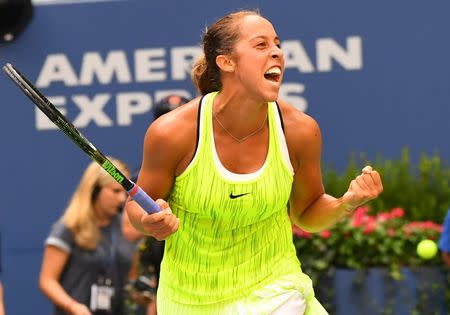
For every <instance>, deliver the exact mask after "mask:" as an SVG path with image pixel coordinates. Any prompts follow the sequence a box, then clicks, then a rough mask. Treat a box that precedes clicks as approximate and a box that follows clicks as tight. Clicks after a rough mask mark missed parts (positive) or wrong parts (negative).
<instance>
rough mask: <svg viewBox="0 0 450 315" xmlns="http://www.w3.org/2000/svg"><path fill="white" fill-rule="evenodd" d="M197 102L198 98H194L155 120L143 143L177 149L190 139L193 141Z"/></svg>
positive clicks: (195, 127) (195, 129)
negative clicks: (148, 142)
mask: <svg viewBox="0 0 450 315" xmlns="http://www.w3.org/2000/svg"><path fill="white" fill-rule="evenodd" d="M199 101H200V98H195V99H193V100H191V101H190V102H188V103H186V104H184V105H182V106H180V107H178V108H176V109H174V110H173V111H170V112H168V113H167V114H164V115H162V116H160V117H159V118H157V119H156V120H155V121H153V123H152V124H151V125H150V126H149V128H148V130H147V133H146V136H145V137H146V140H145V141H146V142H147V141H150V142H152V143H155V144H157V145H158V146H162V147H179V148H180V147H183V145H185V144H187V143H189V142H190V140H192V139H191V138H194V139H193V140H194V141H195V140H196V139H195V137H196V131H197V115H198V104H199Z"/></svg>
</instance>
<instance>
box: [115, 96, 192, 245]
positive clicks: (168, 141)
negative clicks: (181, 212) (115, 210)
mask: <svg viewBox="0 0 450 315" xmlns="http://www.w3.org/2000/svg"><path fill="white" fill-rule="evenodd" d="M195 105H198V100H193V101H191V103H188V104H185V105H183V106H182V108H178V109H176V110H174V111H172V112H170V113H168V114H166V115H163V116H161V117H160V118H158V119H157V120H156V121H155V122H153V123H152V125H151V126H150V128H149V129H148V130H147V133H146V135H145V139H144V149H143V158H142V166H141V169H140V171H139V178H138V181H137V184H138V185H139V186H140V187H141V188H142V189H143V190H144V191H145V192H146V193H147V194H149V196H150V197H152V198H153V199H154V200H156V201H157V203H158V204H159V205H160V206H161V209H163V211H161V212H159V213H156V214H152V215H148V214H146V213H145V211H144V210H143V209H142V208H141V207H140V206H139V205H138V204H137V203H136V202H134V201H129V202H128V203H127V205H126V207H125V210H126V213H127V214H128V218H129V220H128V222H125V224H126V225H128V227H129V226H130V225H132V226H133V227H134V228H135V229H136V230H137V231H139V232H140V233H141V234H145V235H151V236H153V237H155V238H156V239H158V240H163V239H166V238H167V237H168V236H170V235H171V234H173V233H175V232H176V231H177V229H178V225H179V221H178V218H176V217H175V216H174V215H173V214H172V212H171V209H170V207H169V205H168V204H167V202H165V201H164V200H163V199H166V198H167V197H168V196H169V194H170V191H171V190H172V187H173V184H174V181H175V177H176V176H177V175H178V174H179V173H180V172H181V171H182V170H184V168H185V167H186V166H187V164H188V163H189V161H190V158H191V157H192V154H193V150H195V141H196V137H195V132H196V115H197V108H198V107H197V106H195ZM126 228H127V227H126V226H124V231H125V229H126ZM128 235H129V236H130V237H131V233H129V234H128Z"/></svg>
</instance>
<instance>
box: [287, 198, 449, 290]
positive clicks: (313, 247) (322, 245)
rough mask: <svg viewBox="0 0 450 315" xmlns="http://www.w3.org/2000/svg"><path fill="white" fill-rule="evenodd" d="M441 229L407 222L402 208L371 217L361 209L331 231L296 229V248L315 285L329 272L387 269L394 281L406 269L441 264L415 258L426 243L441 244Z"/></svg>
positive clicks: (421, 223) (433, 225)
mask: <svg viewBox="0 0 450 315" xmlns="http://www.w3.org/2000/svg"><path fill="white" fill-rule="evenodd" d="M441 231H442V226H441V225H440V224H437V223H434V222H432V221H408V220H406V219H405V211H404V210H403V209H402V208H394V209H392V210H391V211H389V212H381V211H380V212H378V213H376V214H371V213H370V211H369V208H368V207H360V208H358V209H356V210H355V211H354V213H353V214H352V215H351V216H348V217H347V218H346V219H344V220H342V221H341V222H339V223H338V224H337V225H335V226H334V227H333V228H332V229H330V230H325V231H322V232H321V233H314V234H311V233H308V232H305V231H303V230H301V229H299V228H297V227H294V229H293V233H294V244H295V246H296V248H297V252H298V255H299V258H300V261H301V262H302V268H303V269H304V271H305V273H307V274H308V275H310V276H311V278H312V279H313V281H316V280H317V278H318V276H319V275H320V274H321V273H323V272H325V271H328V270H329V269H332V268H336V267H340V268H353V269H360V270H361V269H365V268H369V267H388V268H389V270H390V271H391V275H392V277H393V278H395V279H398V278H399V277H400V268H401V267H403V266H408V267H414V266H430V265H437V264H440V263H441V261H440V257H439V256H438V255H437V256H435V257H434V258H433V259H430V260H424V259H421V258H419V257H418V255H417V254H416V246H417V244H418V243H419V242H420V241H421V240H423V239H431V240H434V241H438V240H439V237H440V233H441Z"/></svg>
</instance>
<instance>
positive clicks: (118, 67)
mask: <svg viewBox="0 0 450 315" xmlns="http://www.w3.org/2000/svg"><path fill="white" fill-rule="evenodd" d="M114 74H115V77H116V78H117V82H119V83H131V81H132V78H131V73H130V69H129V68H128V62H127V55H126V53H125V52H124V51H111V52H109V53H108V55H107V56H106V60H105V61H103V60H102V57H101V55H100V53H98V52H87V53H85V54H84V56H83V67H82V68H81V73H80V82H79V84H80V85H91V84H92V83H93V82H94V76H96V77H97V79H98V82H100V83H101V84H108V83H110V82H111V81H112V78H113V76H114Z"/></svg>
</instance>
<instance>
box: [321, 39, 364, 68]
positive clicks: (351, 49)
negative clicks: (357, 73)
mask: <svg viewBox="0 0 450 315" xmlns="http://www.w3.org/2000/svg"><path fill="white" fill-rule="evenodd" d="M316 46H317V47H316V51H317V69H318V70H319V71H323V72H326V71H331V70H332V67H333V60H335V61H336V62H337V63H339V64H340V65H341V66H342V67H343V68H344V69H346V70H360V69H361V68H362V66H363V61H362V41H361V38H360V37H357V36H352V37H349V38H347V50H344V49H343V48H342V47H341V46H339V44H338V43H336V42H335V41H334V40H333V39H331V38H323V39H319V40H318V41H317V43H316Z"/></svg>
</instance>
